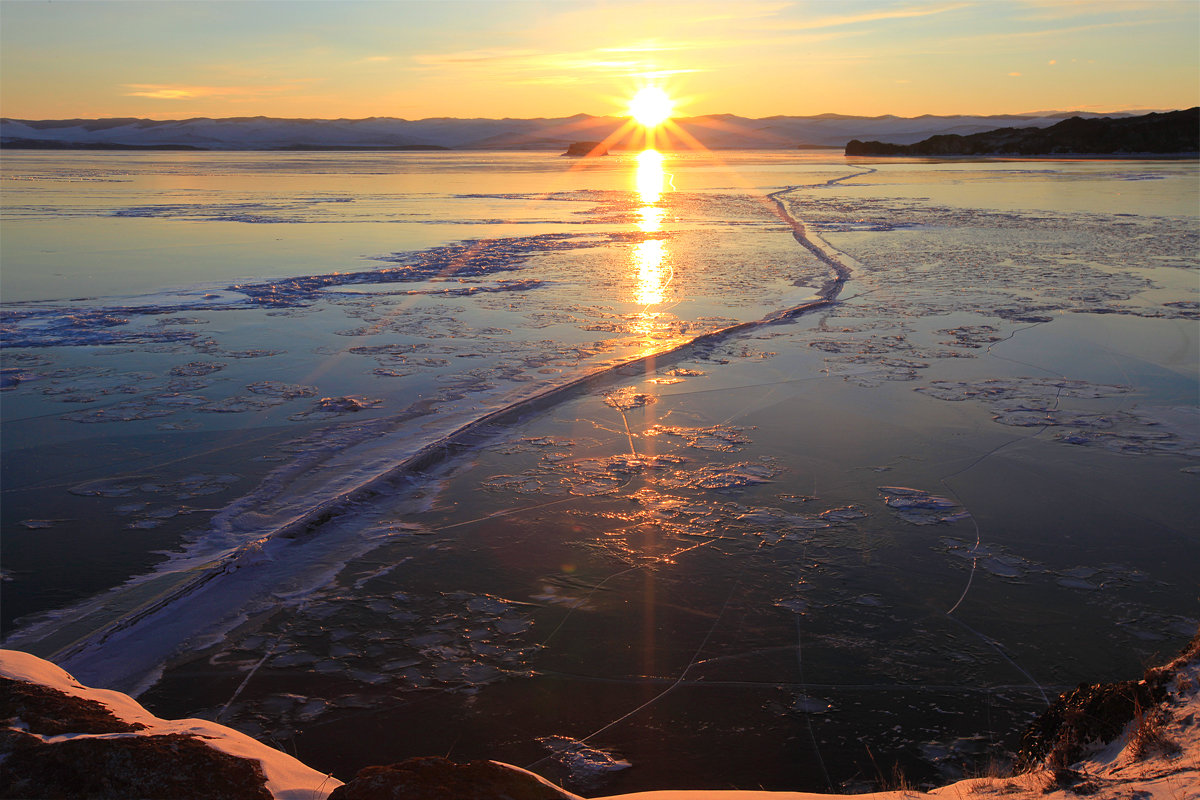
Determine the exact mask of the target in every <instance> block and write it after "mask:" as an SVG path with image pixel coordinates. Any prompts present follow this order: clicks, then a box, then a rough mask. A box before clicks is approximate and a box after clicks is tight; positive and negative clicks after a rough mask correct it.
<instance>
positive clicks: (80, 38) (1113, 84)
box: [0, 0, 1200, 119]
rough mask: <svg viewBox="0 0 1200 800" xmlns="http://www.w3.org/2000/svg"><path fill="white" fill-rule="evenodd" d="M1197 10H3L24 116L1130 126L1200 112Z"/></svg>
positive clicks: (455, 4)
mask: <svg viewBox="0 0 1200 800" xmlns="http://www.w3.org/2000/svg"><path fill="white" fill-rule="evenodd" d="M1198 43H1200V3H1197V2H1194V0H1128V1H1126V0H1104V1H1103V2H1088V1H1084V2H1065V1H1060V0H994V1H993V2H987V3H980V2H966V1H965V0H912V1H910V2H905V1H903V0H901V1H900V2H885V1H884V0H844V1H843V2H829V1H828V0H797V1H796V2H783V1H776V0H743V2H738V3H728V2H709V1H708V0H701V1H699V2H688V3H681V2H653V1H652V2H630V1H629V0H608V1H606V2H601V1H600V0H595V1H592V0H586V1H581V2H574V3H563V2H541V0H520V1H518V0H491V1H487V0H443V1H442V2H425V1H424V0H396V1H395V2H355V1H353V0H351V1H347V2H325V1H324V0H309V1H308V2H300V1H297V0H275V1H274V2H271V1H268V0H233V1H232V2H195V1H193V0H180V1H179V2H169V3H163V2H145V1H144V0H89V1H87V2H79V1H78V0H66V2H55V3H33V2H23V1H22V0H4V2H0V114H3V115H4V116H6V117H15V118H20V119H58V118H76V117H82V118H91V117H144V118H149V119H184V118H189V117H232V116H259V115H262V116H273V117H306V118H363V117H371V116H389V117H403V118H407V119H421V118H428V117H442V116H445V117H492V118H500V117H518V118H522V117H523V118H530V117H564V116H570V115H573V114H577V113H587V114H593V115H615V116H622V115H626V114H627V113H628V103H629V98H630V97H631V96H632V95H633V93H634V92H635V91H636V90H637V89H638V88H640V87H642V86H645V85H657V86H661V87H662V88H664V89H665V90H666V91H668V92H669V93H670V94H671V96H672V98H674V99H675V100H676V109H675V114H676V115H677V116H696V115H703V114H717V113H732V114H738V115H741V116H748V117H764V116H772V115H814V114H821V113H839V114H853V115H863V116H878V115H884V114H895V115H898V116H918V115H921V114H940V115H949V114H1001V113H1028V112H1034V111H1045V110H1078V111H1100V112H1104V111H1125V110H1147V109H1148V110H1163V109H1172V108H1187V107H1191V106H1194V105H1197V104H1200V70H1198V69H1197V55H1198V53H1200V47H1198Z"/></svg>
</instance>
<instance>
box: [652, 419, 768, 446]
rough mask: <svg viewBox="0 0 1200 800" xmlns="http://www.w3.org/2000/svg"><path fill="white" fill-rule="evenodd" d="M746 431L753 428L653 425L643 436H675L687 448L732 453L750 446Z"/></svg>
mask: <svg viewBox="0 0 1200 800" xmlns="http://www.w3.org/2000/svg"><path fill="white" fill-rule="evenodd" d="M747 430H753V428H742V427H738V426H735V425H709V426H707V427H685V426H681V425H654V426H653V427H651V428H649V429H648V430H647V431H646V433H645V435H646V436H659V435H665V436H677V437H679V438H680V439H682V440H683V442H684V444H686V445H687V446H688V447H694V448H696V449H698V450H712V451H715V452H720V453H732V452H735V451H737V450H740V449H741V446H742V445H745V444H750V441H751V440H750V437H748V436H746V434H745V431H747Z"/></svg>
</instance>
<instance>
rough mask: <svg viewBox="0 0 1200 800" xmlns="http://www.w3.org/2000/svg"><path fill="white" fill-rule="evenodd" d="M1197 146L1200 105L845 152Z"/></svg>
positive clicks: (853, 146)
mask: <svg viewBox="0 0 1200 800" xmlns="http://www.w3.org/2000/svg"><path fill="white" fill-rule="evenodd" d="M1198 151H1200V107H1197V108H1189V109H1187V110H1186V111H1170V112H1167V113H1164V114H1145V115H1143V116H1138V117H1122V118H1116V119H1113V118H1109V117H1102V118H1100V119H1082V118H1080V117H1072V118H1070V119H1065V120H1063V121H1062V122H1059V123H1057V124H1055V125H1051V126H1050V127H1048V128H1039V127H1024V128H999V129H996V130H991V131H986V132H983V133H973V134H969V135H966V136H963V135H958V134H939V135H937V136H931V137H930V138H928V139H925V140H923V141H920V142H917V143H915V144H901V143H892V142H861V141H858V140H857V139H855V140H852V141H851V142H850V143H848V144H847V145H846V155H848V156H948V155H1023V156H1032V155H1120V154H1124V155H1136V154H1146V153H1149V154H1155V155H1163V154H1168V153H1170V154H1176V153H1178V154H1184V153H1188V154H1191V153H1196V152H1198Z"/></svg>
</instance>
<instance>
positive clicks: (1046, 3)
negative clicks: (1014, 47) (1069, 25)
mask: <svg viewBox="0 0 1200 800" xmlns="http://www.w3.org/2000/svg"><path fill="white" fill-rule="evenodd" d="M1183 5H1190V3H1172V2H1158V3H1148V2H1146V0H1106V2H1103V3H1097V2H1095V0H1019V4H1018V8H1017V9H1015V10H1016V11H1017V13H1016V14H1015V15H1014V16H1015V18H1017V19H1021V20H1029V21H1038V22H1046V21H1049V20H1065V19H1073V18H1075V17H1096V16H1109V15H1112V14H1137V15H1138V16H1145V15H1146V14H1147V13H1151V12H1153V11H1154V10H1155V9H1158V10H1162V9H1172V6H1174V7H1175V8H1176V9H1177V8H1179V7H1180V6H1183Z"/></svg>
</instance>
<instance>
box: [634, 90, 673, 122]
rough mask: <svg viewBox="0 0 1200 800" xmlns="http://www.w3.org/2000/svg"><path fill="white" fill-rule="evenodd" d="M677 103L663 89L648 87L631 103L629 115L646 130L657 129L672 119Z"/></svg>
mask: <svg viewBox="0 0 1200 800" xmlns="http://www.w3.org/2000/svg"><path fill="white" fill-rule="evenodd" d="M674 107H675V103H674V102H673V101H672V100H671V98H670V96H668V95H667V93H666V92H664V91H663V90H662V89H660V88H658V87H657V86H647V87H645V88H644V89H639V90H638V92H637V94H635V95H634V96H633V99H632V100H630V101H629V115H630V116H631V117H633V118H634V119H635V120H637V122H638V124H639V125H641V126H642V127H645V128H656V127H658V126H659V125H661V124H662V123H664V122H666V121H667V120H668V119H670V118H671V112H672V111H673V110H674Z"/></svg>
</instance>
